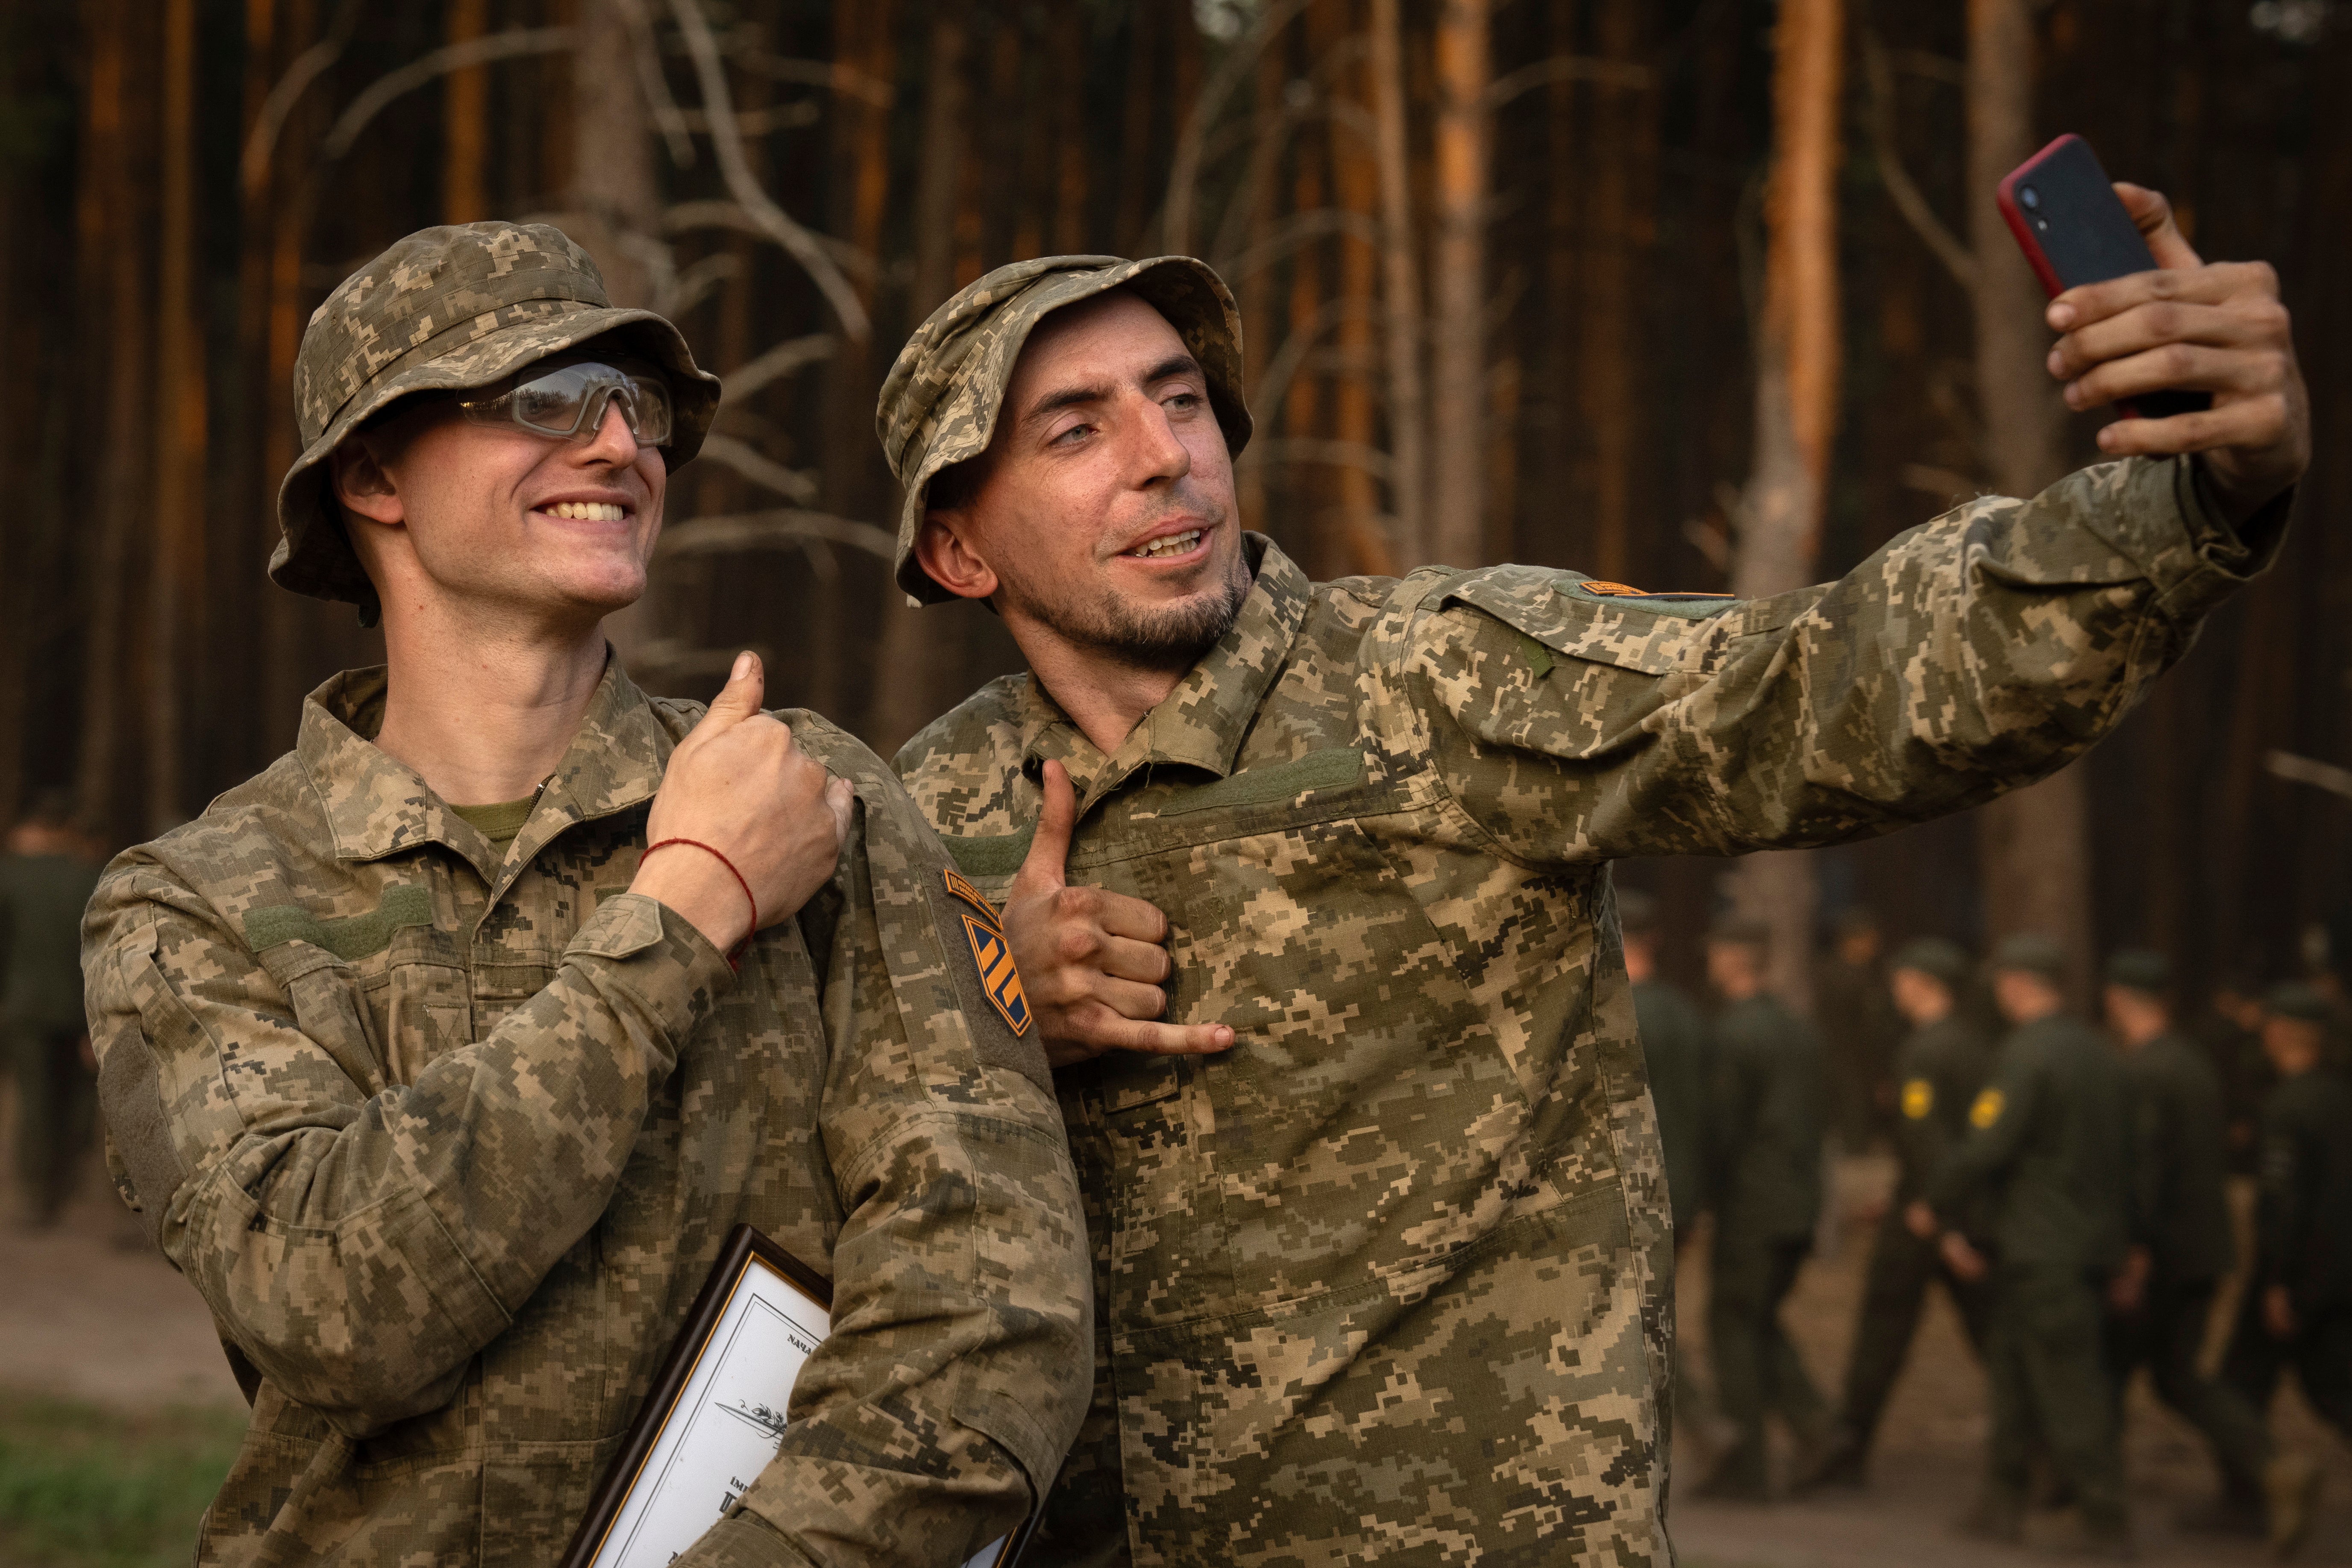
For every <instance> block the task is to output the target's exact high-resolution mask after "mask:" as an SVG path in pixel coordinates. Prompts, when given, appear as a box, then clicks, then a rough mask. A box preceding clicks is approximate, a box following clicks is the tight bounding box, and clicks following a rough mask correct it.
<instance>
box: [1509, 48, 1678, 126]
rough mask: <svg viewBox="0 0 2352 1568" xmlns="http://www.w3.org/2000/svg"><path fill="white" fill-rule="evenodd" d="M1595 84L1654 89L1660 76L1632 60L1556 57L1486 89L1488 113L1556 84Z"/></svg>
mask: <svg viewBox="0 0 2352 1568" xmlns="http://www.w3.org/2000/svg"><path fill="white" fill-rule="evenodd" d="M1563 81H1594V82H1600V83H1601V84H1603V85H1604V86H1608V87H1625V88H1633V89H1637V90H1638V89H1642V88H1649V87H1655V86H1656V85H1657V84H1658V73H1657V72H1656V71H1654V70H1653V69H1651V68H1649V67H1648V66H1645V65H1636V64H1635V63H1634V62H1633V61H1632V60H1610V59H1596V58H1592V57H1591V56H1589V55H1554V56H1553V57H1552V58H1549V59H1548V60H1538V61H1536V62H1535V64H1533V65H1528V66H1521V67H1520V68H1518V69H1517V70H1515V71H1512V72H1509V73H1508V74H1507V75H1504V76H1498V77H1496V79H1494V81H1493V82H1492V83H1491V84H1489V85H1488V87H1487V89H1486V111H1487V112H1488V113H1490V114H1491V113H1493V112H1494V111H1495V110H1497V109H1500V108H1502V107H1503V105H1505V104H1507V103H1508V102H1510V101H1511V100H1513V99H1515V98H1517V97H1519V96H1520V95H1521V94H1523V93H1529V92H1533V91H1535V90H1536V89H1538V88H1539V87H1550V86H1551V85H1553V84H1554V83H1556V82H1563Z"/></svg>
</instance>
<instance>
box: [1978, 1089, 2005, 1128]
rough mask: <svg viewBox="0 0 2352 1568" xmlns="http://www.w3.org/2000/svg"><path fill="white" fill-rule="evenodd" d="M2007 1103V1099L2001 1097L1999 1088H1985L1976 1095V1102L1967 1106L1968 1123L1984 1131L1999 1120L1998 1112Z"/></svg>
mask: <svg viewBox="0 0 2352 1568" xmlns="http://www.w3.org/2000/svg"><path fill="white" fill-rule="evenodd" d="M2008 1105H2009V1101H2008V1100H2006V1099H2005V1098H2003V1097H2002V1095H2001V1092H2000V1090H1999V1089H1986V1090H1985V1091H1984V1092H1983V1093H1981V1094H1979V1095H1978V1096H1977V1102H1976V1103H1975V1104H1974V1105H1971V1106H1969V1126H1971V1127H1973V1128H1975V1129H1976V1130H1977V1131H1979V1132H1982V1131H1986V1130H1988V1129H1989V1128H1990V1127H1991V1126H1992V1124H1993V1123H1994V1122H1996V1121H2000V1113H2001V1111H2002V1110H2005V1109H2007V1107H2008Z"/></svg>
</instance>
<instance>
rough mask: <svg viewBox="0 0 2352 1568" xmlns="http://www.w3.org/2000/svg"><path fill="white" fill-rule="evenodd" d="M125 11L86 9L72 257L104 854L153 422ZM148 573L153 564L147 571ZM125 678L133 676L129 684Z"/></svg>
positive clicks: (101, 5)
mask: <svg viewBox="0 0 2352 1568" xmlns="http://www.w3.org/2000/svg"><path fill="white" fill-rule="evenodd" d="M136 8H137V7H136V6H135V5H134V4H133V0H91V4H90V5H89V7H88V12H87V14H88V16H89V20H90V29H89V30H90V61H89V89H88V104H89V119H88V122H87V131H88V140H87V142H85V160H86V161H85V167H86V168H87V170H88V171H89V173H88V174H87V175H86V176H85V177H86V178H87V179H88V180H89V183H90V185H91V186H92V187H93V188H92V189H91V191H90V193H89V200H88V202H87V203H86V204H85V205H84V208H83V224H82V229H81V233H82V236H83V254H85V255H88V256H90V257H93V258H95V257H104V258H107V272H108V279H107V288H106V292H107V294H108V295H109V296H110V298H109V300H108V303H107V307H106V310H105V317H106V319H105V322H104V330H105V343H106V350H105V352H106V354H107V373H106V389H105V407H104V410H103V413H102V416H101V422H100V430H101V431H102V437H101V444H100V450H101V451H102V452H103V453H104V455H105V457H106V459H107V460H106V461H104V462H102V463H101V464H100V465H99V469H98V472H99V483H98V491H97V505H96V510H97V514H98V515H97V524H98V538H97V542H96V548H95V549H93V550H92V551H91V552H90V556H89V572H88V575H87V577H86V578H85V580H84V582H83V584H82V586H83V592H84V594H85V595H86V600H87V605H88V608H87V612H86V616H85V619H84V623H83V626H84V630H83V641H84V647H86V649H87V650H88V651H87V654H86V656H85V659H84V663H83V667H82V731H81V754H80V756H79V759H78V760H77V770H76V771H77V772H78V773H79V776H80V790H79V794H80V798H81V809H82V811H83V813H84V815H85V818H86V820H87V821H88V822H89V825H90V826H91V827H92V828H93V829H94V830H95V831H97V832H98V833H100V835H101V836H102V837H105V838H106V839H107V840H108V841H109V842H110V843H124V842H128V841H129V840H130V839H131V838H132V837H138V836H140V835H138V834H137V833H136V832H134V831H126V829H128V828H130V827H131V825H132V824H133V823H143V822H144V821H145V820H146V816H147V814H146V811H145V809H144V805H145V803H144V802H134V801H132V800H131V799H129V798H127V797H126V794H125V792H124V790H123V788H122V784H123V782H124V781H123V774H124V771H125V769H124V763H126V762H127V761H128V760H129V758H130V757H131V755H132V754H133V753H132V748H131V746H130V745H129V744H128V743H127V742H129V741H130V739H131V735H130V727H131V719H132V715H133V714H134V713H137V712H139V711H141V710H142V704H141V702H140V700H139V692H140V688H141V685H142V681H141V679H140V678H141V677H143V676H144V675H145V674H146V673H147V667H146V666H145V665H143V664H142V662H141V661H139V660H137V659H135V658H133V657H132V655H133V653H134V651H135V650H134V647H133V645H132V641H131V639H132V637H133V634H134V632H135V631H136V629H137V622H138V620H139V619H140V618H141V617H139V616H135V615H134V614H133V613H132V610H131V599H132V594H133V592H134V590H135V587H136V584H137V583H138V580H139V579H138V575H137V574H135V573H134V572H133V570H132V550H131V542H132V540H133V539H134V537H136V536H137V535H138V533H139V532H140V531H142V524H143V523H144V522H145V521H146V518H147V488H148V487H147V476H148V468H149V464H150V463H151V461H152V457H153V451H154V447H153V442H152V438H151V437H150V436H149V434H148V432H149V429H150V421H151V419H152V416H153V413H154V405H153V400H152V393H153V382H152V372H151V362H150V360H149V358H148V349H149V346H150V327H149V323H150V322H151V321H152V320H153V310H152V308H151V298H150V294H149V290H148V281H147V268H146V265H145V262H146V257H147V254H148V247H144V246H142V245H140V244H137V243H136V242H135V237H136V236H137V235H138V234H140V233H141V232H142V227H143V222H142V220H143V218H144V216H145V200H144V196H145V192H144V188H143V182H142V179H141V173H142V170H143V169H144V168H145V167H146V166H147V161H146V160H145V159H144V158H142V157H140V156H139V155H138V153H137V148H138V146H139V144H140V143H141V142H144V141H146V140H147V133H148V132H149V130H150V129H151V128H152V123H153V122H152V120H149V119H148V117H147V115H146V114H145V113H144V112H143V110H145V109H146V107H147V106H149V105H151V104H152V102H153V101H154V96H153V93H152V90H151V89H150V84H149V80H148V78H147V75H146V73H144V72H139V73H138V74H137V75H135V76H134V75H133V74H132V71H133V61H132V58H131V48H130V37H129V35H130V32H131V13H132V11H133V10H134V9H136ZM146 565H147V568H148V569H149V570H152V568H153V563H152V562H149V563H146ZM134 672H135V673H134Z"/></svg>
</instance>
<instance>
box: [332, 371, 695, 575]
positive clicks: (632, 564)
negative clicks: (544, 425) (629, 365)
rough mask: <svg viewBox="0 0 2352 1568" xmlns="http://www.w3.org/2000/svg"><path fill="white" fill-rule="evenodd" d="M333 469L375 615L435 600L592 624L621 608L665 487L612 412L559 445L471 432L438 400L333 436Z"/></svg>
mask: <svg viewBox="0 0 2352 1568" xmlns="http://www.w3.org/2000/svg"><path fill="white" fill-rule="evenodd" d="M547 363H558V362H553V361H551V362H547ZM533 368H537V367H533ZM333 473H334V486H335V494H336V499H337V500H339V501H340V502H341V505H342V506H343V508H344V509H345V514H346V526H347V527H348V528H349V530H350V531H351V535H352V547H353V548H354V549H355V550H357V551H358V552H359V555H360V560H361V562H362V563H363V564H364V565H365V566H366V568H367V571H368V575H369V577H370V578H371V579H372V580H373V582H374V583H375V584H376V589H377V593H378V595H379V596H380V597H381V598H382V599H383V605H384V611H385V614H386V616H394V615H395V614H400V613H403V612H404V610H407V609H415V608H419V607H422V606H423V605H425V604H427V603H435V602H438V603H441V604H444V605H456V604H458V603H467V604H472V605H479V606H482V607H485V608H499V609H506V610H511V611H514V612H519V613H520V614H523V615H525V616H538V617H552V618H555V619H558V620H585V621H590V622H593V621H594V620H597V619H601V618H602V617H603V616H605V615H607V614H609V613H610V612H612V611H614V610H617V609H622V608H624V607H625V606H627V605H631V604H634V603H635V601H636V600H637V599H638V598H639V597H640V596H641V595H643V594H644V593H645V590H646V563H647V562H648V561H649V560H650V559H651V558H652V556H653V548H654V542H655V540H656V538H657V537H658V536H659V534H660V532H661V511H662V497H663V493H664V491H665V489H666V488H667V482H668V468H667V464H666V463H665V461H664V459H663V457H662V453H661V451H660V449H659V448H658V447H647V446H640V445H639V444H638V442H637V439H636V437H635V436H633V435H632V434H631V433H630V431H629V426H628V422H627V421H626V420H625V418H624V417H623V416H622V413H621V410H620V408H619V407H618V406H617V405H615V404H607V405H606V406H605V408H604V416H603V419H602V421H601V423H600V424H599V425H598V426H597V427H596V429H595V430H594V431H593V433H584V432H583V434H582V435H581V436H579V437H573V438H572V439H570V440H563V439H559V438H556V437H547V436H541V435H535V434H533V433H531V432H530V431H528V430H523V429H520V428H517V427H515V426H510V425H480V424H473V423H470V422H468V421H467V420H465V419H463V418H461V417H460V416H458V414H457V410H456V408H455V407H454V406H453V405H451V404H450V403H449V402H448V401H447V400H446V399H442V398H427V399H422V400H420V401H419V403H418V405H417V406H416V407H415V408H413V409H409V410H406V411H404V412H401V413H398V414H395V415H394V416H393V417H392V418H391V419H389V420H387V421H386V422H385V423H383V424H382V425H379V426H375V427H373V428H372V429H369V430H366V431H363V432H362V433H360V434H359V435H357V436H354V437H352V438H351V439H349V440H347V441H345V442H344V443H343V445H342V446H341V447H339V448H338V449H337V450H336V452H335V455H334V468H333Z"/></svg>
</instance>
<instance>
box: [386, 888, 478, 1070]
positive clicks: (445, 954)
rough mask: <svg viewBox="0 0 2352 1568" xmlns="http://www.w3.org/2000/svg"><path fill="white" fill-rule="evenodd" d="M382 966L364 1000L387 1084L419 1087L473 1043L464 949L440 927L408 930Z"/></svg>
mask: <svg viewBox="0 0 2352 1568" xmlns="http://www.w3.org/2000/svg"><path fill="white" fill-rule="evenodd" d="M361 994H362V998H363V1000H364V1003H365V1005H366V1009H367V1013H368V1016H369V1017H370V1019H371V1020H372V1021H373V1025H374V1029H375V1037H376V1039H377V1040H378V1041H379V1042H381V1046H382V1049H383V1057H384V1072H385V1075H386V1077H387V1079H389V1080H390V1081H391V1082H393V1083H415V1081H416V1077H417V1075H418V1074H419V1073H421V1072H423V1071H424V1070H425V1068H428V1067H430V1066H432V1065H433V1063H434V1061H435V1060H436V1058H439V1057H441V1056H442V1055H444V1054H445V1053H446V1052H448V1051H452V1050H455V1049H456V1048H457V1047H459V1046H462V1045H467V1044H468V1043H470V1042H471V1041H472V1040H473V1038H474V1020H473V1001H472V995H471V988H470V985H469V983H468V978H467V969H466V950H465V944H464V942H462V941H461V940H460V939H459V938H458V937H457V935H456V934H455V933H453V932H450V931H442V930H440V929H438V928H437V927H434V926H430V925H425V926H407V927H404V928H402V929H401V930H399V931H394V933H393V937H392V942H391V944H390V945H389V946H388V947H387V948H386V949H385V950H384V956H383V968H382V969H381V970H380V971H379V972H377V973H374V974H372V975H370V976H369V977H368V979H367V980H366V981H365V982H363V983H362V986H361Z"/></svg>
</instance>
